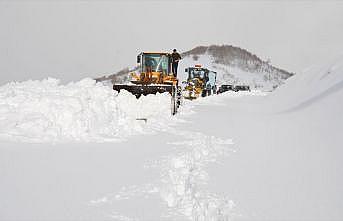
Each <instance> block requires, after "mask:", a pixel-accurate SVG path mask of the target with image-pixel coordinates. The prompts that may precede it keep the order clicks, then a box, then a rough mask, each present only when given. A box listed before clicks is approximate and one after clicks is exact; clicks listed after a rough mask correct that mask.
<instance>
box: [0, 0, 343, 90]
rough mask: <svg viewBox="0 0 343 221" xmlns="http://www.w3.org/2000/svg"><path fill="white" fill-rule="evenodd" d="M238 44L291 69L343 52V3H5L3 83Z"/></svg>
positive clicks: (106, 69)
mask: <svg viewBox="0 0 343 221" xmlns="http://www.w3.org/2000/svg"><path fill="white" fill-rule="evenodd" d="M210 44H232V45H235V46H239V47H242V48H245V49H247V50H249V51H250V52H252V53H254V54H256V55H258V56H260V57H261V58H262V59H268V58H269V59H271V61H272V64H274V65H276V66H278V67H281V68H284V69H286V70H289V71H293V72H299V71H301V70H302V69H304V68H307V67H308V66H310V65H312V64H320V63H322V60H324V62H325V60H327V59H329V58H332V57H335V56H337V55H338V54H342V53H343V1H282V2H280V1H190V0H188V1H180V0H179V1H175V0H174V1H166V0H165V1H101V2H99V1H87V2H85V1H83V2H75V1H73V2H72V1H70V2H68V1H64V2H62V3H61V2H57V1H56V2H54V1H45V2H44V1H38V2H26V3H24V2H14V3H13V2H2V1H1V2H0V76H1V77H0V83H1V84H3V83H6V82H8V81H11V80H20V81H21V80H27V79H42V78H45V77H49V76H51V77H57V78H60V79H62V80H63V81H64V82H66V81H70V80H78V79H81V78H83V77H87V76H92V77H93V76H101V75H104V74H110V73H113V72H116V71H118V70H119V69H121V68H124V67H126V66H132V65H135V61H136V54H138V53H139V52H140V51H144V50H148V51H161V50H167V51H170V50H171V49H173V48H177V49H179V51H181V52H182V51H185V50H189V49H192V48H193V47H195V46H198V45H210Z"/></svg>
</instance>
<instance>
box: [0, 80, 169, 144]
mask: <svg viewBox="0 0 343 221" xmlns="http://www.w3.org/2000/svg"><path fill="white" fill-rule="evenodd" d="M151 96H153V97H154V98H151ZM0 97H1V100H0V113H1V115H2V117H1V118H0V137H2V138H3V139H5V140H12V141H25V142H47V143H50V142H67V141H98V142H106V141H116V140H120V139H122V138H123V137H125V136H129V135H132V134H135V133H137V132H139V133H141V132H142V130H143V129H142V128H141V125H140V123H139V122H137V121H136V118H149V119H151V118H152V119H151V121H152V122H154V119H153V118H154V117H157V118H159V117H161V116H164V115H166V116H167V117H164V120H165V121H168V120H169V119H168V118H170V117H169V115H168V114H165V113H169V112H170V109H169V104H170V96H169V95H168V94H158V95H157V96H154V95H149V96H146V97H142V99H140V100H137V99H136V98H135V96H133V95H131V94H130V93H128V92H126V91H124V92H123V93H120V94H119V95H118V94H115V92H114V91H113V90H112V89H111V88H109V87H106V86H104V85H102V84H100V83H95V81H94V80H92V79H87V78H86V79H83V80H81V81H79V82H76V83H69V84H67V85H60V84H59V80H57V79H52V78H49V79H45V80H42V81H25V82H21V83H18V82H11V83H8V84H6V85H4V86H2V87H1V88H0ZM156 106H158V107H160V108H156ZM149 123H150V122H149ZM160 123H162V122H160Z"/></svg>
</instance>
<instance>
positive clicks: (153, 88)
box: [113, 84, 174, 98]
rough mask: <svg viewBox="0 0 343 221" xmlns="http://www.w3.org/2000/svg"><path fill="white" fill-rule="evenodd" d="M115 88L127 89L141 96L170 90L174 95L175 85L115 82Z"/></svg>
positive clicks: (118, 89)
mask: <svg viewBox="0 0 343 221" xmlns="http://www.w3.org/2000/svg"><path fill="white" fill-rule="evenodd" d="M113 90H115V91H118V93H119V92H120V91H121V90H127V91H128V92H130V93H131V94H133V95H135V96H136V98H139V97H140V96H141V95H148V94H156V93H164V92H168V93H169V94H170V95H173V92H174V87H173V85H125V84H115V85H113Z"/></svg>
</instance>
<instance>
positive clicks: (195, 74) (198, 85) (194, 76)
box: [182, 65, 217, 100]
mask: <svg viewBox="0 0 343 221" xmlns="http://www.w3.org/2000/svg"><path fill="white" fill-rule="evenodd" d="M185 72H187V73H188V78H187V81H184V82H182V83H183V84H184V85H185V86H184V89H183V92H182V93H183V97H184V98H186V99H189V100H193V99H196V98H198V97H200V96H202V97H206V96H209V95H211V94H215V93H216V90H217V89H216V87H217V86H216V80H217V72H214V71H210V70H208V69H206V68H202V67H201V65H195V67H189V68H186V69H185Z"/></svg>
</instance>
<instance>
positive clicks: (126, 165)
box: [0, 57, 343, 221]
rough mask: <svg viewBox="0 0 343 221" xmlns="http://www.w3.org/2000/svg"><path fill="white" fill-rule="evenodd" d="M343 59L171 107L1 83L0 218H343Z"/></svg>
mask: <svg viewBox="0 0 343 221" xmlns="http://www.w3.org/2000/svg"><path fill="white" fill-rule="evenodd" d="M199 59H200V58H199ZM342 67H343V58H342V57H341V58H338V59H337V60H336V61H334V62H331V63H329V64H328V65H324V66H320V67H314V68H311V69H309V70H308V71H306V72H304V73H299V74H297V75H296V76H293V77H292V78H290V79H288V80H287V81H286V83H285V84H284V85H282V86H281V87H279V88H277V89H276V90H275V91H274V92H272V93H264V92H260V91H254V90H253V91H252V92H239V93H235V92H227V93H223V94H220V95H215V96H210V97H206V98H200V99H198V100H195V101H185V103H184V106H183V107H182V109H181V110H180V113H179V114H178V115H176V116H174V117H170V115H169V113H170V109H169V104H170V103H169V102H170V100H169V97H168V96H165V95H164V94H160V95H157V96H148V97H142V98H143V99H145V100H144V102H145V104H144V103H143V99H142V100H136V99H135V98H134V97H133V98H132V97H131V95H129V94H127V93H123V94H121V93H120V94H119V95H118V94H116V93H115V92H113V91H112V90H111V88H109V87H107V86H103V85H101V84H100V83H95V82H94V81H92V80H90V79H85V80H82V81H80V82H76V83H71V84H68V85H60V84H59V83H58V81H56V80H54V79H48V80H44V81H28V82H22V83H9V84H7V85H4V86H2V87H1V88H0V96H1V105H0V110H1V121H0V122H1V123H0V131H1V136H0V139H1V141H0V144H1V145H0V196H1V198H0V220H120V221H125V220H126V221H128V220H130V221H134V220H193V221H200V220H204V221H205V220H215V221H217V220H218V221H219V220H342V219H343V212H342V210H341V205H343V191H342V188H341V187H342V185H343V178H342V177H343V176H342V174H343V171H342V168H343V161H342V159H341V158H342V157H341V156H342V155H343V149H342V148H341V147H342V145H341V143H342V142H341V133H342V131H343V118H342V112H343V105H342V102H340V101H341V100H343V83H342V82H343V75H342V71H343V70H342ZM146 105H147V106H146ZM166 113H167V114H166ZM136 118H147V123H145V122H144V121H140V120H139V121H137V120H136ZM106 122H108V123H106ZM40 138H41V139H40ZM122 138H124V139H122ZM13 141H16V142H13ZM99 141H115V142H104V143H99ZM32 142H35V143H32ZM37 142H43V143H37ZM51 143H54V144H51Z"/></svg>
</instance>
